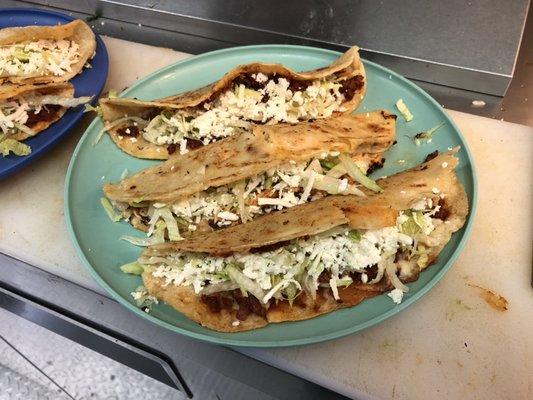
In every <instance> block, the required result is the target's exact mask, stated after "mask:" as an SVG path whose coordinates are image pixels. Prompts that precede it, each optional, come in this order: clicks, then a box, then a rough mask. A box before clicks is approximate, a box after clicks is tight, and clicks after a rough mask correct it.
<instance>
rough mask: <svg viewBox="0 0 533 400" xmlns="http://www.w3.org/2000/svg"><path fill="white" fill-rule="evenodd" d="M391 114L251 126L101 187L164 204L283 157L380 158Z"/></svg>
mask: <svg viewBox="0 0 533 400" xmlns="http://www.w3.org/2000/svg"><path fill="white" fill-rule="evenodd" d="M395 121H396V116H395V115H393V114H390V113H388V112H386V111H375V112H371V113H365V114H357V115H341V116H337V117H334V118H327V119H322V120H317V121H314V122H304V123H300V124H297V125H290V124H280V125H255V126H253V128H252V131H251V132H250V133H246V134H242V135H241V136H233V137H229V138H226V139H223V140H220V141H218V142H215V143H213V144H211V145H210V146H205V147H201V148H199V149H197V150H194V151H191V152H189V153H187V154H184V155H179V154H176V155H173V156H171V157H170V158H169V159H168V160H167V161H166V162H164V163H162V164H160V165H157V166H155V167H151V168H147V169H145V170H143V171H141V172H139V173H137V174H135V175H132V176H131V177H129V178H126V179H124V180H122V181H121V182H119V183H117V184H106V185H105V186H104V192H105V194H106V196H107V197H108V198H109V199H111V200H116V201H126V202H128V201H136V202H138V201H157V202H163V203H169V202H172V201H175V200H178V199H180V198H184V197H187V196H190V195H192V194H194V193H197V192H200V191H202V190H205V189H207V188H209V187H217V186H222V185H225V184H228V183H231V182H236V181H238V180H241V179H244V178H247V177H250V176H253V175H256V174H259V173H262V172H264V171H266V170H268V169H269V168H273V167H276V166H279V165H281V164H284V163H287V162H289V161H291V160H292V161H295V162H298V161H307V160H309V159H311V158H313V157H317V156H319V155H320V154H321V153H324V152H333V151H339V152H342V153H349V154H352V155H353V156H361V157H366V159H367V160H369V161H375V160H381V158H382V155H383V152H384V151H385V150H387V149H388V148H389V147H390V146H391V145H392V143H393V141H394V138H395V130H396V124H395Z"/></svg>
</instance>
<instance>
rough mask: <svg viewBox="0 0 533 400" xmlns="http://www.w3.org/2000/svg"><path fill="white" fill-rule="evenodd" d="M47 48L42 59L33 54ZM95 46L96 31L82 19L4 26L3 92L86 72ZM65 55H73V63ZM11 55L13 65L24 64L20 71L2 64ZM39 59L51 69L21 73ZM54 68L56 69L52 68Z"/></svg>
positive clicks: (0, 41) (0, 34)
mask: <svg viewBox="0 0 533 400" xmlns="http://www.w3.org/2000/svg"><path fill="white" fill-rule="evenodd" d="M58 44H59V45H58ZM56 45H58V46H56ZM20 46H25V47H20ZM15 47H17V48H18V50H17V51H16V57H15V59H14V60H13V59H12V58H9V56H8V53H9V50H10V49H12V48H15ZM67 48H68V49H67ZM44 49H47V50H46V52H47V54H46V55H45V56H43V57H42V58H34V57H33V56H32V57H30V55H32V54H33V53H35V52H36V53H39V52H40V51H41V52H42V51H45V50H44ZM95 49H96V40H95V36H94V33H93V31H92V30H91V28H90V27H89V25H87V24H86V23H85V22H84V21H82V20H79V19H78V20H74V21H72V22H69V23H68V24H63V25H54V26H25V27H15V28H4V29H0V83H1V86H0V94H3V93H4V92H8V93H9V92H10V91H12V90H14V88H13V86H14V85H21V84H36V83H53V82H66V81H68V80H70V79H72V78H73V77H74V76H76V75H77V74H79V73H80V72H81V71H82V69H83V67H84V66H85V64H86V63H87V62H88V61H89V59H90V58H91V57H92V56H93V54H94V52H95ZM54 52H55V53H54ZM50 54H52V55H50ZM64 55H70V56H71V57H72V59H71V60H70V62H67V60H64V59H61V56H64ZM2 57H3V58H2ZM6 57H7V58H6ZM8 58H9V60H12V61H9V63H10V64H12V63H15V64H16V65H18V66H20V68H18V71H19V72H18V73H10V72H9V71H8V67H7V66H6V65H5V64H4V65H3V66H2V60H4V61H6V60H8ZM56 58H59V59H56ZM38 59H39V60H41V61H42V62H46V63H47V64H46V65H48V68H44V69H43V68H41V69H38V70H36V71H33V72H32V71H31V70H29V72H28V73H27V74H26V73H24V72H21V71H27V70H28V68H29V67H30V66H31V64H32V62H39V61H36V60H38ZM49 59H53V62H49V61H47V60H49ZM62 63H63V64H62ZM52 67H53V68H55V69H54V70H53V71H50V69H52ZM56 67H57V68H56ZM54 71H55V72H54Z"/></svg>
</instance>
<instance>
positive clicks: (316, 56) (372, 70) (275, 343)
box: [65, 45, 477, 347]
mask: <svg viewBox="0 0 533 400" xmlns="http://www.w3.org/2000/svg"><path fill="white" fill-rule="evenodd" d="M338 56H339V53H336V52H333V51H329V50H323V49H317V48H311V47H300V46H285V45H268V46H249V47H238V48H232V49H226V50H220V51H215V52H212V53H207V54H203V55H200V56H196V57H191V58H189V59H186V60H184V61H181V62H178V63H176V64H173V65H169V66H168V67H165V68H163V69H161V70H159V71H157V72H155V73H153V74H151V75H149V76H147V77H145V78H144V79H142V80H140V81H139V82H137V83H136V84H135V85H133V86H132V87H131V88H129V89H128V90H127V91H125V92H124V93H123V95H125V96H129V97H138V98H140V99H154V98H158V97H163V96H169V95H171V94H175V93H178V92H182V91H186V90H191V89H194V88H198V87H201V86H204V85H206V84H208V83H210V82H212V81H214V80H216V79H219V78H220V77H221V76H222V75H223V74H224V73H225V72H227V71H228V70H230V69H231V68H233V67H235V66H236V65H238V64H243V63H249V62H253V61H265V62H281V63H283V64H285V65H287V66H289V67H292V68H295V69H298V70H306V69H312V68H317V67H323V66H325V65H328V64H329V63H331V62H332V61H333V60H335V59H336V58H337V57H338ZM365 68H366V72H367V79H368V91H367V94H366V96H365V99H364V101H363V103H362V104H361V106H360V107H359V109H358V110H357V112H366V111H370V110H375V109H379V108H384V109H388V110H390V111H392V112H395V113H397V110H396V109H395V107H394V103H395V102H396V100H398V99H399V98H403V99H404V101H405V102H406V104H407V105H408V106H409V108H410V110H411V111H412V113H413V114H414V120H412V121H411V122H409V123H406V122H405V120H404V119H403V117H401V116H400V117H399V118H398V122H397V140H398V143H397V145H395V146H393V148H392V149H391V150H389V151H388V152H387V153H386V154H385V157H386V163H385V167H384V168H383V169H382V170H380V171H378V172H377V173H376V174H375V175H374V176H379V175H390V174H392V173H395V172H398V171H401V170H404V169H407V168H409V167H412V166H414V165H416V164H418V163H420V162H422V161H423V160H424V158H425V157H426V155H427V154H428V153H430V152H433V151H434V150H440V151H446V150H447V149H448V148H449V147H451V146H458V145H459V146H461V150H460V152H459V153H458V157H459V159H460V165H459V167H458V168H457V175H458V177H459V180H460V181H461V182H462V184H463V185H464V187H465V189H466V192H467V194H468V199H469V205H470V215H469V216H468V218H467V221H466V224H465V226H464V228H463V229H461V230H460V231H459V232H456V233H455V234H454V235H453V237H452V239H451V240H450V242H449V243H448V244H447V246H446V247H445V248H444V250H443V251H442V253H441V254H440V256H439V259H438V262H437V263H436V264H435V265H433V266H431V267H430V268H428V269H427V270H426V271H424V272H423V273H422V274H421V276H420V278H419V279H418V280H417V281H416V282H413V283H410V284H409V285H408V286H409V288H410V291H409V293H407V294H406V295H405V297H404V301H403V302H402V304H400V305H395V304H394V303H393V302H392V301H391V299H390V298H389V297H387V296H386V295H381V296H377V297H375V298H372V299H369V300H366V301H364V302H363V303H362V304H360V305H358V306H356V307H352V308H348V309H344V310H340V311H336V312H332V313H330V314H327V315H323V316H320V317H317V318H313V319H310V320H307V321H299V322H288V323H282V324H271V325H269V326H266V327H264V328H261V329H256V330H253V331H248V332H240V333H222V332H215V331H212V330H209V329H206V328H204V327H202V326H200V325H199V324H197V323H195V322H193V321H191V320H190V319H188V318H186V317H185V316H183V315H182V314H180V313H179V312H177V311H175V310H173V309H172V308H171V307H169V306H168V305H165V304H158V305H157V306H155V307H154V308H153V309H152V311H151V312H150V313H149V314H147V313H145V312H144V311H142V310H140V309H139V308H138V307H136V306H135V304H134V301H133V299H132V297H131V296H130V292H132V291H133V290H135V288H136V287H137V286H138V285H139V284H141V280H140V278H139V277H137V276H132V275H126V274H124V273H122V272H121V271H120V269H119V266H120V265H121V264H125V263H127V262H131V261H134V260H135V259H136V258H137V257H138V256H139V254H140V253H141V251H142V249H140V248H139V247H135V246H133V245H132V244H130V243H127V242H125V241H121V240H119V237H120V236H121V235H137V236H142V235H143V234H142V233H141V232H139V231H136V230H135V229H133V228H132V227H131V226H130V225H128V224H127V223H126V222H120V223H112V222H111V220H110V219H109V218H108V216H107V215H106V213H105V211H104V210H103V208H102V207H101V205H100V198H101V197H102V196H103V192H102V185H103V184H104V182H116V181H118V180H119V179H120V175H121V174H122V172H123V171H124V169H125V168H127V169H128V170H129V171H130V173H133V172H136V171H139V170H140V169H142V168H146V167H148V166H150V165H154V164H156V163H157V162H154V161H147V160H140V159H137V158H134V157H131V156H129V155H127V154H126V153H124V152H122V151H121V150H120V149H119V148H117V146H116V145H115V144H114V143H113V142H112V141H111V139H110V138H109V135H105V136H104V137H103V138H102V140H101V141H100V143H99V144H98V145H96V146H93V145H92V144H93V142H94V140H95V138H96V136H97V134H98V132H99V131H100V129H101V128H102V122H101V121H100V120H98V119H97V120H95V121H94V122H93V123H92V124H91V125H90V126H89V127H88V128H87V131H86V132H85V134H84V136H83V137H82V139H81V140H80V142H79V144H78V146H77V148H76V150H75V151H74V155H73V157H72V160H71V162H70V166H69V169H68V172H67V177H66V181H65V182H66V184H65V218H66V222H67V227H68V231H69V233H70V236H71V238H72V241H73V243H74V246H75V248H76V251H77V252H78V255H79V256H80V258H81V260H82V262H83V263H84V265H85V266H86V267H87V269H88V270H89V271H90V272H91V274H92V276H93V277H94V278H95V279H96V281H97V282H98V283H99V284H100V285H102V287H104V288H105V289H106V290H107V291H108V292H109V293H111V295H112V296H113V297H114V298H115V299H117V301H119V302H120V303H121V304H123V305H124V306H125V307H127V308H128V309H130V310H131V311H133V312H135V313H136V314H137V315H139V316H141V317H143V318H147V319H149V320H150V321H152V322H154V323H156V324H159V325H160V326H163V327H165V328H168V329H171V330H173V331H174V332H179V333H181V334H184V335H187V336H190V337H193V338H196V339H200V340H205V341H209V342H214V343H220V344H224V345H230V346H254V347H279V346H291V345H302V344H309V343H316V342H320V341H324V340H329V339H334V338H338V337H341V336H344V335H347V334H350V333H353V332H357V331H359V330H361V329H365V328H368V327H369V326H372V325H374V324H376V323H378V322H380V321H383V320H385V319H387V318H389V317H391V316H393V315H394V314H396V313H398V312H400V311H401V310H403V309H405V308H406V307H408V306H409V305H411V304H413V303H414V302H415V301H416V300H418V299H420V298H421V297H422V296H423V295H424V294H425V293H427V292H428V291H429V290H430V289H431V288H432V287H433V286H434V285H435V284H436V283H437V282H438V281H439V280H440V279H441V278H442V277H443V276H444V274H445V273H446V271H448V269H450V268H451V266H452V264H453V262H454V261H455V260H456V258H457V256H458V255H459V253H460V252H461V250H462V249H463V247H464V244H465V242H466V239H467V237H468V234H469V232H470V230H471V227H472V221H473V216H474V214H475V205H476V197H477V183H476V177H475V173H474V166H473V163H472V157H471V155H470V152H469V150H468V147H467V145H466V142H465V139H464V138H463V136H462V135H461V133H460V132H459V130H458V129H457V127H456V125H455V124H454V123H453V121H452V120H451V119H450V118H449V117H448V115H447V114H446V112H445V111H444V110H443V108H442V107H441V106H440V105H439V104H438V103H437V102H436V101H435V100H433V99H432V98H431V97H430V96H429V95H428V94H427V93H425V92H424V91H423V90H422V89H420V88H419V87H417V86H415V85H414V84H413V83H411V82H409V81H408V80H406V79H404V78H403V77H401V76H400V75H398V74H396V73H394V72H392V71H390V70H388V69H386V68H383V67H381V66H379V65H377V64H374V63H372V62H368V61H365ZM441 122H445V125H444V126H443V127H442V128H441V129H440V130H439V131H438V132H437V133H436V134H435V135H434V138H433V141H432V142H431V143H428V144H424V145H422V146H415V145H414V143H413V140H412V139H411V138H410V137H412V136H413V135H415V134H416V133H418V132H421V131H424V130H427V129H429V128H431V127H433V126H435V125H437V124H439V123H441ZM399 161H400V162H399Z"/></svg>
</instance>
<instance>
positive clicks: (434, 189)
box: [431, 187, 440, 194]
mask: <svg viewBox="0 0 533 400" xmlns="http://www.w3.org/2000/svg"><path fill="white" fill-rule="evenodd" d="M431 191H432V192H433V193H435V194H439V193H440V190H439V189H438V188H436V187H434V188H433V189H431Z"/></svg>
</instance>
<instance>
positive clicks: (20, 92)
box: [0, 82, 91, 141]
mask: <svg viewBox="0 0 533 400" xmlns="http://www.w3.org/2000/svg"><path fill="white" fill-rule="evenodd" d="M90 99H91V98H90V97H78V98H74V86H73V85H72V84H71V83H69V82H58V83H49V84H40V85H38V84H32V85H18V86H11V90H9V91H7V90H3V91H2V92H1V93H0V134H2V136H3V137H4V138H9V139H14V140H17V141H22V140H25V139H27V138H29V137H31V136H35V135H37V134H38V133H40V132H42V131H44V130H45V129H47V128H48V127H49V126H50V125H52V124H53V123H54V122H56V121H58V120H59V119H60V118H61V117H62V116H63V115H64V114H65V112H66V110H67V108H69V107H75V106H77V105H79V104H83V103H86V102H88V101H90Z"/></svg>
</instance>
